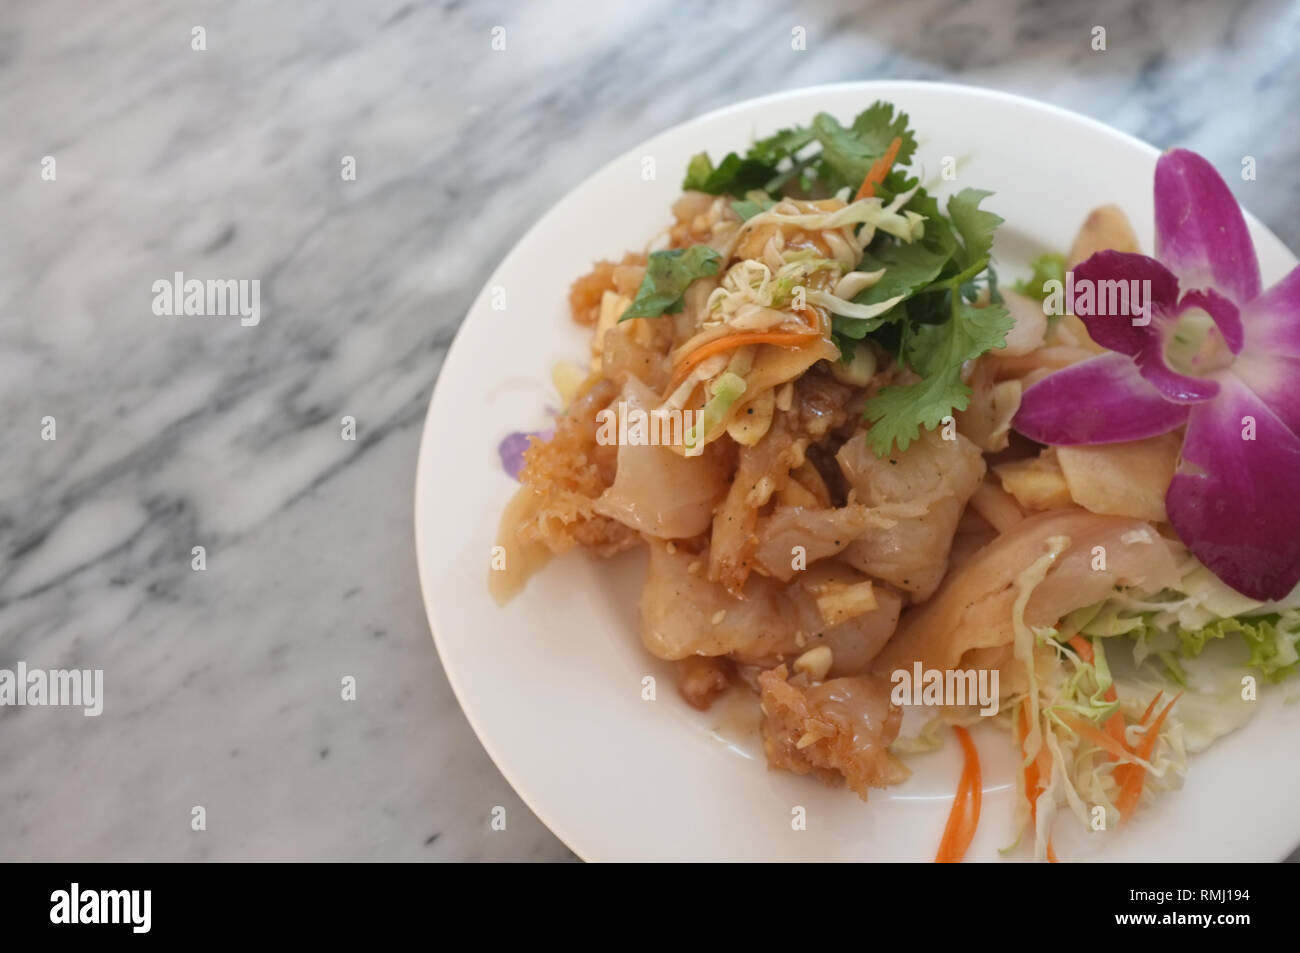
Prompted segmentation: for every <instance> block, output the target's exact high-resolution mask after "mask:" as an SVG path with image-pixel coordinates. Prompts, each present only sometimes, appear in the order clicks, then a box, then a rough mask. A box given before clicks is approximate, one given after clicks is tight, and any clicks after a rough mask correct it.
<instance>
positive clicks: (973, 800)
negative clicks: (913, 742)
mask: <svg viewBox="0 0 1300 953" xmlns="http://www.w3.org/2000/svg"><path fill="white" fill-rule="evenodd" d="M953 731H954V732H956V734H957V740H958V741H960V742H961V747H962V751H963V752H964V753H965V758H966V760H965V763H964V764H963V765H962V769H961V779H960V780H959V781H958V782H957V797H956V798H954V799H953V802H952V811H950V812H949V814H948V825H947V826H946V827H945V828H944V830H943V840H942V841H940V842H939V853H938V854H937V855H936V856H935V858H934V862H935V863H936V864H957V863H961V859H962V858H963V857H965V856H966V850H967V848H968V847H970V842H971V841H972V840H974V838H975V828H976V827H978V826H979V822H980V801H981V799H982V797H983V791H984V784H983V781H982V780H981V778H980V756H979V752H978V751H976V750H975V742H973V741H971V737H970V732H969V731H967V730H966V729H965V728H962V727H961V726H954V727H953Z"/></svg>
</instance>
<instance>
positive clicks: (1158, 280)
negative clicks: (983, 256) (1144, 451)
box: [1073, 251, 1241, 404]
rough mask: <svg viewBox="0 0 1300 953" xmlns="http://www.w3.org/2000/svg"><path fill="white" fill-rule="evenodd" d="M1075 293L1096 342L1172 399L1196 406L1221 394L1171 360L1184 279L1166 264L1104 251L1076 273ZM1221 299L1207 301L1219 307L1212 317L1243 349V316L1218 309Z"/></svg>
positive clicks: (1206, 380) (1212, 383) (1215, 386)
mask: <svg viewBox="0 0 1300 953" xmlns="http://www.w3.org/2000/svg"><path fill="white" fill-rule="evenodd" d="M1074 289H1075V293H1074V302H1073V304H1074V306H1075V309H1076V310H1075V314H1076V315H1078V317H1079V319H1080V320H1081V321H1083V323H1084V324H1085V325H1086V326H1087V328H1088V334H1089V335H1090V336H1091V337H1092V339H1093V340H1094V341H1096V342H1097V343H1098V344H1100V345H1101V346H1102V347H1105V348H1109V349H1110V350H1112V351H1117V352H1119V353H1120V354H1128V355H1129V356H1131V357H1132V358H1133V360H1135V361H1136V362H1137V365H1138V368H1139V369H1140V370H1141V373H1142V376H1143V377H1145V378H1146V379H1147V380H1149V381H1150V382H1151V383H1152V384H1154V385H1155V386H1156V387H1157V388H1158V389H1159V390H1160V392H1161V393H1163V394H1164V395H1165V397H1166V399H1168V400H1172V401H1174V402H1176V403H1180V404H1192V403H1196V402H1198V401H1202V400H1209V399H1210V398H1211V397H1213V396H1214V395H1215V394H1217V393H1218V392H1219V385H1218V384H1217V383H1215V381H1213V380H1212V379H1210V378H1208V377H1188V376H1187V375H1185V374H1179V373H1178V372H1177V371H1175V370H1174V369H1173V368H1172V367H1170V366H1169V364H1168V363H1167V362H1166V361H1165V344H1164V342H1165V331H1166V330H1167V329H1168V326H1169V324H1170V323H1172V322H1173V321H1175V320H1177V317H1178V314H1179V304H1178V279H1177V278H1175V277H1174V275H1173V273H1172V272H1171V271H1169V269H1168V268H1166V267H1165V266H1164V265H1162V264H1160V262H1158V261H1156V260H1155V259H1154V258H1148V257H1147V256H1146V255H1137V254H1134V253H1133V252H1118V251H1099V252H1097V253H1096V254H1095V255H1093V256H1092V257H1091V258H1089V259H1088V260H1087V261H1085V262H1083V263H1082V264H1081V265H1079V266H1078V267H1077V268H1075V269H1074ZM1130 289H1131V290H1132V292H1133V293H1132V294H1130ZM1081 294H1083V295H1085V297H1080V295H1081ZM1221 298H1222V296H1216V298H1215V299H1206V300H1208V301H1210V302H1211V304H1213V305H1216V311H1217V313H1216V311H1210V312H1209V313H1210V317H1211V318H1214V319H1215V321H1216V323H1217V321H1218V320H1219V317H1220V316H1222V317H1223V318H1224V320H1225V324H1226V326H1227V330H1226V331H1224V332H1221V333H1223V334H1224V337H1225V339H1226V338H1227V337H1228V335H1233V336H1234V338H1235V339H1236V341H1237V343H1238V347H1240V340H1241V334H1240V325H1241V321H1240V317H1239V316H1237V315H1236V312H1235V309H1234V311H1233V313H1232V314H1231V315H1227V314H1225V309H1224V308H1223V307H1222V306H1218V301H1219V299H1221ZM1198 300H1200V299H1198ZM1225 303H1228V304H1230V302H1226V301H1225ZM1208 310H1209V309H1208V308H1207V311H1208ZM1081 312H1090V313H1086V314H1085V313H1081ZM1233 318H1235V319H1236V324H1235V327H1234V325H1233V323H1232V320H1231V319H1233Z"/></svg>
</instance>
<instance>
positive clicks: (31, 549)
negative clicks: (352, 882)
mask: <svg viewBox="0 0 1300 953" xmlns="http://www.w3.org/2000/svg"><path fill="white" fill-rule="evenodd" d="M1098 25H1101V26H1104V27H1105V28H1106V33H1107V49H1106V50H1105V51H1104V52H1098V51H1094V50H1093V49H1092V44H1091V38H1092V36H1093V28H1094V27H1095V26H1098ZM497 27H503V28H504V31H505V32H504V38H505V48H504V49H502V50H494V49H493V47H492V41H493V37H494V35H495V36H500V35H501V34H500V33H494V30H495V29H496V28H497ZM796 27H802V28H803V30H804V34H805V35H806V38H807V40H806V47H807V48H806V49H805V50H802V51H795V50H792V49H791V43H790V40H791V37H792V31H793V30H794V29H795V28H796ZM1298 40H1300V10H1297V8H1296V7H1295V5H1294V4H1288V3H1284V2H1268V0H1254V2H1246V3H1239V4H1222V3H1208V2H1205V3H1189V4H1183V3H1163V2H1146V3H1141V4H1131V5H1130V4H1127V3H1119V2H1097V3H1089V4H1065V3H1052V2H1047V0H1027V2H1020V3H995V2H992V0H977V2H972V3H964V4H955V3H951V2H940V0H908V2H902V0H885V2H878V3H864V2H860V0H859V2H852V0H845V2H830V0H827V2H816V3H814V2H805V3H803V4H800V5H793V6H792V5H790V4H788V3H778V2H774V0H761V2H752V3H735V2H727V0H724V2H719V3H710V4H698V3H686V2H675V3H659V2H645V3H635V4H631V3H628V4H613V3H570V2H528V3H515V4H506V3H499V4H493V3H460V2H445V3H438V2H425V0H374V2H366V3H355V2H343V0H333V2H321V3H307V2H304V0H284V2H277V3H274V4H268V3H256V2H251V0H231V2H221V3H216V2H199V3H193V4H174V3H162V2H127V0H100V2H97V3H94V4H86V3H73V2H68V0H51V2H46V3H28V4H9V5H7V6H6V9H5V11H4V12H3V14H0V130H3V134H2V135H0V182H2V183H3V185H0V190H2V194H3V201H2V202H0V208H2V209H3V211H2V212H0V217H2V220H3V229H0V316H2V320H0V408H3V413H2V414H0V423H2V424H3V430H2V431H0V433H2V434H3V436H2V438H0V439H3V446H4V450H3V454H2V455H0V668H9V669H13V668H14V667H15V666H16V665H17V664H18V663H19V662H22V663H24V664H25V665H27V666H29V667H33V668H35V667H41V668H86V669H102V671H103V672H104V698H103V702H104V708H103V713H102V714H101V715H99V716H98V717H85V716H83V714H82V712H81V711H79V710H74V709H67V708H35V707H5V708H0V764H3V765H4V770H3V773H2V774H0V860H29V859H43V860H67V859H94V860H109V859H177V860H240V859H312V860H316V859H322V860H324V859H329V860H339V859H361V860H370V859H398V860H417V859H430V860H562V859H566V858H571V857H572V855H571V854H570V853H569V852H568V850H567V849H566V848H565V847H564V846H563V845H562V844H561V843H560V842H559V841H558V840H557V839H556V838H555V837H554V836H552V835H551V834H550V833H549V832H548V831H547V830H546V829H545V828H544V827H543V826H542V825H541V824H540V823H539V822H538V821H536V819H534V818H533V817H532V816H531V815H530V814H529V812H528V810H527V808H525V807H524V806H523V805H522V804H521V803H520V802H519V800H518V798H517V797H516V796H515V794H514V793H513V792H512V791H511V789H510V787H509V786H508V785H507V784H506V782H505V781H504V780H503V779H502V777H501V775H500V774H499V773H498V772H497V770H496V768H495V767H494V766H493V765H492V763H491V762H490V761H489V759H488V758H487V756H486V755H485V753H484V752H483V750H482V748H481V747H480V746H479V744H478V742H477V741H476V739H475V738H474V736H473V734H472V732H471V731H470V729H469V727H468V725H467V724H466V721H465V719H464V717H463V715H462V714H461V712H460V710H459V708H458V706H457V704H456V701H455V699H454V698H453V696H452V694H451V691H450V689H449V688H448V685H447V681H446V679H445V677H444V675H443V672H442V670H441V668H440V665H439V661H438V657H437V654H436V653H435V651H434V648H433V644H432V641H431V639H430V638H429V632H428V627H427V623H426V621H425V617H424V613H423V610H422V607H421V603H420V596H419V590H418V585H417V582H416V577H415V564H414V556H413V538H412V526H411V511H412V488H413V487H412V483H413V478H414V468H415V455H416V448H417V443H418V439H419V434H420V424H421V421H422V419H423V416H424V412H425V407H426V404H427V401H428V397H429V393H430V389H431V387H432V386H433V383H434V381H435V379H436V378H437V375H438V370H439V365H440V362H441V360H442V357H443V355H444V354H445V352H446V349H447V346H448V344H449V343H450V341H451V339H452V337H453V335H454V334H455V332H456V328H457V324H458V323H459V321H460V320H461V317H462V316H463V314H464V312H465V310H466V307H467V305H468V304H469V302H470V300H471V298H472V296H473V295H474V294H475V293H476V291H477V290H478V288H479V287H480V285H481V284H482V283H483V281H484V280H485V279H486V277H487V275H488V274H489V272H490V271H491V270H492V268H493V267H494V266H495V264H496V263H497V261H498V260H499V259H500V258H501V256H502V255H503V254H504V253H505V252H506V251H507V250H508V249H509V248H510V246H511V245H512V244H513V243H514V241H515V240H516V239H517V238H518V236H519V235H520V233H521V232H522V231H523V230H524V229H525V228H527V227H528V225H529V224H531V223H532V222H533V221H534V220H535V219H536V218H537V217H538V216H539V215H540V214H541V213H542V212H543V211H544V210H545V209H546V208H547V207H548V206H549V205H551V204H552V203H553V202H554V201H555V200H556V199H558V198H559V197H560V196H561V195H563V194H564V193H565V192H566V191H568V190H569V189H571V188H573V187H574V186H575V185H577V184H578V183H579V182H581V181H582V180H583V178H584V177H585V176H587V175H588V174H589V173H590V172H592V171H593V170H595V169H596V168H598V167H599V166H600V165H602V164H603V163H605V162H606V161H607V160H609V159H610V158H612V157H613V156H615V155H617V154H619V153H620V152H622V151H623V150H625V149H627V148H629V147H630V146H632V145H634V144H635V143H637V142H638V141H640V140H642V139H644V138H646V137H648V136H650V135H652V134H654V133H657V132H659V131H661V130H663V129H665V128H667V127H668V126H670V125H672V124H674V123H677V122H679V121H681V120H684V119H687V118H689V117H692V116H695V115H697V114H699V113H701V112H704V111H706V110H709V109H712V108H715V107H718V106H721V105H725V104H727V103H729V102H732V101H736V100H739V99H744V98H748V97H751V96H755V95H759V94H763V93H768V92H772V91H776V90H782V89H789V88H794V87H798V86H805V85H811V84H817V83H825V82H831V81H837V80H849V79H862V78H879V77H905V78H923V79H948V80H958V81H962V82H969V83H974V84H980V85H986V86H992V87H997V88H1000V89H1005V90H1009V91H1013V92H1018V93H1024V94H1028V95H1031V96H1035V97H1038V98H1041V99H1044V100H1047V101H1050V102H1053V103H1056V104H1059V105H1062V106H1065V107H1069V108H1071V109H1076V110H1078V111H1080V112H1082V113H1085V114H1087V115H1090V116H1093V117H1096V118H1098V119H1101V120H1103V121H1105V122H1108V123H1111V124H1113V125H1115V126H1117V127H1119V128H1121V129H1124V130H1127V131H1129V132H1131V133H1134V134H1135V135H1138V136H1140V137H1142V138H1144V139H1147V140H1149V141H1151V142H1153V143H1155V144H1157V145H1160V146H1172V145H1176V144H1178V145H1187V146H1190V147H1192V148H1195V149H1197V150H1199V151H1201V152H1203V153H1204V154H1206V155H1207V156H1209V157H1210V158H1211V159H1212V160H1214V161H1216V162H1217V163H1220V164H1221V165H1222V164H1226V165H1228V166H1234V165H1236V164H1237V163H1238V162H1239V157H1240V156H1242V155H1246V154H1249V155H1252V156H1254V157H1255V158H1256V161H1257V168H1258V175H1257V180H1256V181H1255V182H1253V183H1252V182H1235V181H1234V187H1235V188H1237V189H1238V190H1239V192H1240V196H1241V198H1242V199H1243V201H1245V202H1246V203H1247V204H1248V205H1249V206H1250V207H1251V208H1252V209H1253V210H1254V211H1255V212H1256V213H1257V214H1258V215H1259V216H1260V217H1261V218H1262V219H1263V220H1264V221H1265V222H1266V223H1267V224H1268V225H1269V226H1271V227H1272V228H1273V229H1274V230H1275V231H1276V232H1277V234H1278V235H1279V236H1281V238H1282V239H1283V240H1284V241H1286V242H1287V243H1288V244H1289V245H1290V246H1291V247H1292V248H1300V220H1297V218H1296V216H1295V214H1294V212H1295V210H1296V209H1297V208H1300V138H1298V137H1297V136H1296V135H1295V128H1296V127H1295V116H1296V109H1297V105H1298V100H1300V59H1298V58H1297V57H1296V56H1295V50H1296V48H1297V41H1298ZM498 45H499V44H498ZM51 159H52V160H53V161H52V162H51V161H50V160H51ZM349 172H351V173H354V174H352V175H349ZM178 272H179V273H181V274H182V275H185V276H190V277H198V278H214V277H222V278H227V277H228V278H234V279H239V280H249V281H251V280H252V279H257V280H258V281H259V282H260V285H259V292H258V293H259V299H258V304H259V308H258V311H257V314H256V317H257V320H256V321H255V322H254V321H252V320H251V318H252V317H253V315H252V314H251V311H250V313H248V314H245V316H244V318H245V319H244V320H241V317H240V316H239V315H237V314H228V315H226V316H212V317H198V316H194V315H184V314H181V315H174V314H173V315H169V314H167V310H168V308H167V307H166V306H165V301H164V303H163V304H162V305H160V304H159V302H158V300H156V299H157V294H156V292H155V283H156V282H159V281H163V282H164V287H168V285H167V284H166V283H167V282H172V281H173V280H174V276H175V275H176V273H178ZM182 283H183V282H182ZM163 297H164V298H166V295H164V296H163ZM182 310H183V308H182ZM160 312H161V313H160ZM345 418H350V419H351V420H352V421H354V423H353V424H351V425H349V424H347V423H345ZM50 419H52V426H51V421H50ZM349 427H351V428H352V434H351V435H352V436H354V437H355V439H345V436H347V433H346V431H347V430H348V429H349ZM50 436H53V437H54V439H47V438H48V437H50ZM196 547H202V550H196ZM200 562H201V564H202V567H203V568H201V569H198V568H195V567H196V565H199V563H200ZM349 679H351V680H352V681H351V682H349V681H348V680H349ZM348 684H353V685H355V698H354V699H350V700H349V699H346V698H345V697H344V695H345V694H346V693H347V690H346V687H345V686H346V685H348ZM498 805H500V806H504V807H506V809H507V815H508V817H509V824H508V826H507V829H506V830H505V831H493V830H491V829H490V824H489V819H490V816H491V812H492V810H493V808H494V807H496V806H498ZM196 808H202V809H203V810H202V812H198V811H196ZM200 820H201V822H202V823H200ZM196 827H200V828H201V829H197V830H196V829H195V828H196Z"/></svg>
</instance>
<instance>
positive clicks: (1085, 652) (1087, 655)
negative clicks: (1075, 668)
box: [1070, 635, 1096, 665]
mask: <svg viewBox="0 0 1300 953" xmlns="http://www.w3.org/2000/svg"><path fill="white" fill-rule="evenodd" d="M1070 647H1071V648H1073V649H1074V650H1075V651H1076V652H1078V653H1079V658H1081V659H1083V661H1084V662H1085V663H1086V664H1088V665H1091V664H1092V660H1093V659H1094V658H1095V657H1096V655H1095V653H1094V652H1093V651H1092V643H1091V642H1089V641H1088V640H1087V639H1085V638H1084V637H1083V636H1081V635H1076V636H1073V637H1072V638H1071V639H1070Z"/></svg>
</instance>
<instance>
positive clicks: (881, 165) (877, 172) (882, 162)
mask: <svg viewBox="0 0 1300 953" xmlns="http://www.w3.org/2000/svg"><path fill="white" fill-rule="evenodd" d="M902 146H903V140H902V139H900V138H899V137H898V136H895V137H894V141H893V142H891V143H890V144H889V148H888V149H886V150H885V154H884V155H883V156H881V157H880V158H879V159H877V160H876V161H875V162H874V163H872V166H871V168H870V169H869V170H867V177H866V178H865V179H863V180H862V187H861V188H860V189H858V194H857V195H855V196H853V201H855V202H856V201H857V200H858V199H869V198H871V196H873V195H875V194H876V186H877V185H879V184H880V183H881V182H884V181H885V176H887V175H889V170H890V169H891V168H892V167H893V165H894V160H895V159H897V158H898V150H899V149H900V148H902Z"/></svg>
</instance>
